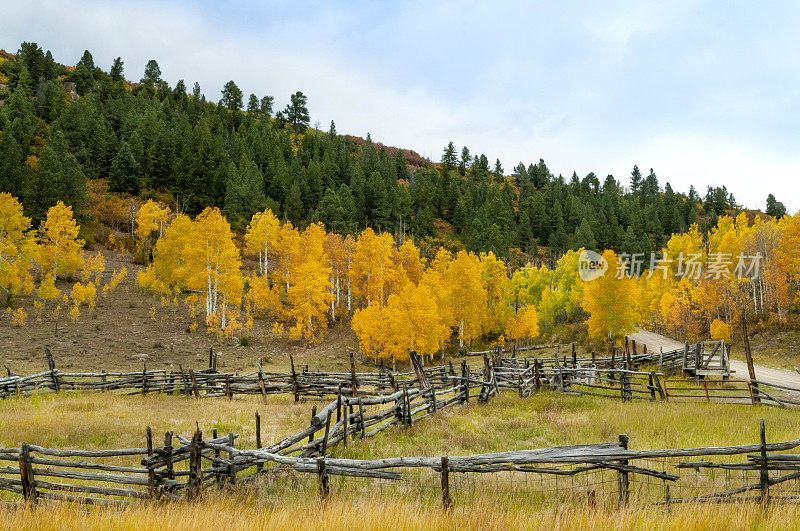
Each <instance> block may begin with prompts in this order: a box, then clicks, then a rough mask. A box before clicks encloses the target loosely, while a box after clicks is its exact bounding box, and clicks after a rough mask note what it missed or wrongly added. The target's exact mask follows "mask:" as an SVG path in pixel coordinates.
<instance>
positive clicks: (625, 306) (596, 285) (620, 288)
mask: <svg viewBox="0 0 800 531" xmlns="http://www.w3.org/2000/svg"><path fill="white" fill-rule="evenodd" d="M602 256H603V258H605V260H606V262H607V263H608V269H607V271H606V273H605V275H602V276H600V277H598V278H596V279H594V280H591V281H588V282H585V285H584V286H583V301H582V306H583V309H584V310H585V311H586V312H588V313H589V318H588V319H587V321H586V323H587V325H588V327H589V338H590V339H591V340H593V341H596V342H598V343H601V344H602V343H603V342H605V341H608V339H609V338H611V339H613V340H616V339H619V338H621V337H622V336H624V335H625V334H627V333H630V332H632V331H633V330H634V329H635V323H636V317H637V316H636V305H635V301H634V297H635V295H636V289H635V285H634V280H633V279H632V278H629V277H627V276H624V275H617V274H616V272H617V255H616V253H614V251H609V250H607V251H604V252H603V254H602ZM620 276H621V278H618V277H620Z"/></svg>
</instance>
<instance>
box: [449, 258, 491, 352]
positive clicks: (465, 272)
mask: <svg viewBox="0 0 800 531" xmlns="http://www.w3.org/2000/svg"><path fill="white" fill-rule="evenodd" d="M482 272H483V271H482V267H481V262H480V259H479V258H478V257H477V256H475V255H474V254H472V253H468V252H466V251H459V252H458V254H457V255H456V257H455V259H453V261H452V262H450V264H449V266H448V268H447V272H446V273H445V282H447V284H448V285H449V287H450V289H449V294H448V295H449V297H450V301H451V306H452V308H453V316H454V326H455V327H456V330H457V337H458V341H459V345H460V346H464V342H465V341H466V342H470V341H472V340H473V339H475V338H477V337H479V336H480V335H481V334H482V333H483V330H484V324H485V322H486V299H487V294H486V288H485V287H484V285H483V278H482Z"/></svg>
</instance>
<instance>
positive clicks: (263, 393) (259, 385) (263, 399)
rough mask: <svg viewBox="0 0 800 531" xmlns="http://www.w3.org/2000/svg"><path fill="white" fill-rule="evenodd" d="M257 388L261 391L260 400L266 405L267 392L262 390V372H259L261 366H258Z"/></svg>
mask: <svg viewBox="0 0 800 531" xmlns="http://www.w3.org/2000/svg"><path fill="white" fill-rule="evenodd" d="M258 388H259V389H260V390H261V400H262V401H263V402H264V403H265V404H266V403H267V390H266V389H265V388H264V371H262V370H261V364H260V363H259V364H258Z"/></svg>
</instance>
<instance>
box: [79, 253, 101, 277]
mask: <svg viewBox="0 0 800 531" xmlns="http://www.w3.org/2000/svg"><path fill="white" fill-rule="evenodd" d="M105 270H106V262H105V260H104V259H103V255H102V254H100V253H97V254H96V255H94V256H89V257H87V258H85V259H84V262H83V267H82V268H81V272H80V273H81V274H80V276H81V280H82V281H84V282H88V281H89V280H91V279H92V277H94V276H96V275H99V274H100V273H102V272H103V271H105Z"/></svg>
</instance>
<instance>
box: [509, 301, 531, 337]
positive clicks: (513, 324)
mask: <svg viewBox="0 0 800 531" xmlns="http://www.w3.org/2000/svg"><path fill="white" fill-rule="evenodd" d="M506 335H507V336H508V338H509V339H513V340H514V341H519V340H520V339H528V338H534V337H537V336H538V335H539V314H538V312H537V311H536V308H534V307H533V306H526V307H525V308H522V309H521V310H520V311H518V312H517V313H516V315H514V316H513V317H512V318H511V319H510V320H509V321H508V325H507V327H506Z"/></svg>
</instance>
